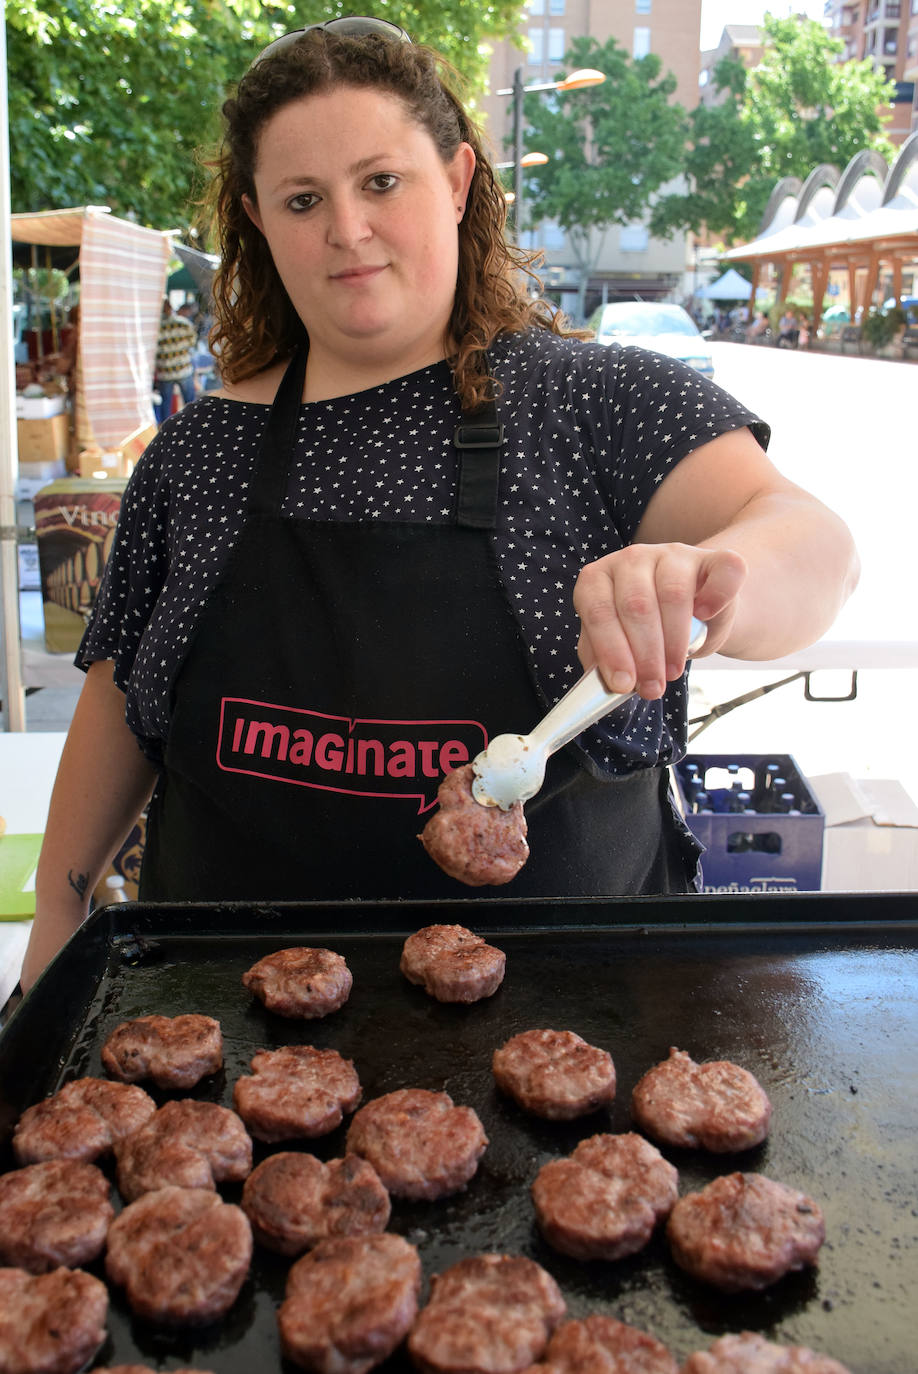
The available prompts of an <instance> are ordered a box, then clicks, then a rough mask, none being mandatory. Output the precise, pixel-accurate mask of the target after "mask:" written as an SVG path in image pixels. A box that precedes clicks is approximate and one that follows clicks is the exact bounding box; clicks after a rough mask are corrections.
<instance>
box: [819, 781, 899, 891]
mask: <svg viewBox="0 0 918 1374" xmlns="http://www.w3.org/2000/svg"><path fill="white" fill-rule="evenodd" d="M809 781H810V786H811V787H812V789H813V791H814V793H815V794H816V796H817V797H818V798H819V802H820V805H821V806H822V809H823V811H824V812H825V817H826V832H825V841H824V856H823V869H822V885H823V888H824V889H825V890H826V891H828V892H914V891H916V890H918V805H916V803H915V802H914V801H913V800H912V798H911V797H910V796H909V794H908V793H907V792H906V790H905V788H904V787H903V786H902V784H901V783H900V782H897V781H895V780H894V779H890V778H870V779H866V778H858V779H856V780H855V779H854V778H852V777H851V776H850V774H848V773H824V774H820V775H819V776H818V777H814V778H810V780H809Z"/></svg>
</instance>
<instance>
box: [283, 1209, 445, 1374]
mask: <svg viewBox="0 0 918 1374" xmlns="http://www.w3.org/2000/svg"><path fill="white" fill-rule="evenodd" d="M420 1288H421V1261H420V1258H419V1256H418V1252H417V1250H416V1249H415V1248H414V1246H413V1245H409V1243H408V1241H406V1240H403V1239H402V1238H401V1236H393V1235H388V1234H387V1235H381V1236H340V1237H336V1238H334V1239H329V1240H323V1241H320V1242H319V1244H318V1245H317V1246H316V1248H315V1249H314V1250H312V1251H310V1253H309V1254H308V1255H304V1256H303V1258H302V1259H300V1260H297V1262H296V1264H294V1266H293V1267H292V1269H291V1270H290V1273H289V1274H288V1276H287V1292H286V1296H285V1298H284V1301H283V1303H282V1304H281V1307H280V1310H279V1312H278V1314H277V1320H278V1326H279V1328H280V1337H281V1346H282V1349H283V1352H284V1355H285V1356H286V1357H287V1358H288V1359H290V1360H293V1362H294V1363H295V1364H298V1365H300V1366H301V1367H302V1368H303V1369H309V1370H313V1371H315V1374H364V1371H366V1370H368V1369H372V1368H373V1366H374V1365H377V1364H379V1363H380V1362H381V1361H382V1360H384V1359H386V1357H387V1356H388V1355H391V1354H392V1352H393V1350H395V1348H396V1346H398V1345H399V1344H400V1343H401V1342H402V1341H403V1340H404V1338H405V1336H406V1335H407V1334H408V1331H409V1330H410V1328H411V1325H412V1323H413V1322H414V1319H415V1317H416V1316H417V1310H418V1293H419V1292H420Z"/></svg>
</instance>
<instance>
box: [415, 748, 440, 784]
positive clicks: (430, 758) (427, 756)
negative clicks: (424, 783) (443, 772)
mask: <svg viewBox="0 0 918 1374" xmlns="http://www.w3.org/2000/svg"><path fill="white" fill-rule="evenodd" d="M418 752H419V753H420V755H421V772H422V773H423V774H424V777H425V778H435V777H437V775H438V773H439V767H438V765H437V760H436V754H437V741H436V740H435V739H419V740H418Z"/></svg>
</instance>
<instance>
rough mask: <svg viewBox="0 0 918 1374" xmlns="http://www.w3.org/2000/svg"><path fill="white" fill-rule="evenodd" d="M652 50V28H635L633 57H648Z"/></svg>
mask: <svg viewBox="0 0 918 1374" xmlns="http://www.w3.org/2000/svg"><path fill="white" fill-rule="evenodd" d="M649 52H650V29H645V28H637V29H635V30H634V42H633V43H632V45H631V56H632V57H646V56H647V54H648V53H649Z"/></svg>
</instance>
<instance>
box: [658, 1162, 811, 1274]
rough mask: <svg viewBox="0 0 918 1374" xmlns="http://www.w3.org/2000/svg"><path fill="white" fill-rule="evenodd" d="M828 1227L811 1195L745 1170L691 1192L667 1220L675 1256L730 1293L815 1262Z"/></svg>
mask: <svg viewBox="0 0 918 1374" xmlns="http://www.w3.org/2000/svg"><path fill="white" fill-rule="evenodd" d="M825 1233H826V1231H825V1222H824V1221H823V1216H822V1212H821V1211H820V1209H819V1208H818V1207H817V1205H816V1203H815V1202H814V1201H813V1200H812V1198H809V1197H807V1196H806V1194H805V1193H799V1192H797V1190H796V1188H788V1187H787V1186H786V1185H785V1184H783V1183H775V1182H773V1181H772V1180H771V1179H768V1178H764V1177H763V1176H762V1175H761V1174H741V1173H735V1174H725V1175H723V1176H722V1177H721V1178H716V1179H714V1181H713V1183H709V1184H708V1185H707V1187H706V1188H702V1190H701V1192H700V1193H687V1194H686V1196H685V1197H683V1198H680V1199H679V1201H678V1202H677V1203H676V1205H675V1207H674V1208H673V1210H672V1212H671V1213H670V1218H669V1221H668V1223H667V1226H666V1235H667V1239H668V1240H669V1243H670V1245H671V1246H672V1252H673V1258H674V1259H675V1261H676V1263H677V1264H678V1265H679V1266H680V1267H681V1268H682V1269H685V1270H687V1271H688V1273H690V1274H692V1275H693V1277H695V1278H696V1279H702V1280H704V1282H705V1283H713V1284H715V1285H716V1286H717V1287H718V1288H722V1289H724V1290H725V1292H728V1293H737V1292H740V1291H741V1290H743V1289H746V1288H755V1289H758V1288H767V1287H768V1285H769V1284H771V1283H776V1282H777V1280H778V1279H780V1278H781V1277H782V1276H783V1275H784V1274H787V1273H789V1272H790V1271H791V1270H792V1269H802V1268H803V1267H804V1265H807V1264H815V1263H816V1258H817V1255H818V1254H819V1248H820V1246H821V1245H822V1242H823V1240H824V1239H825Z"/></svg>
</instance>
